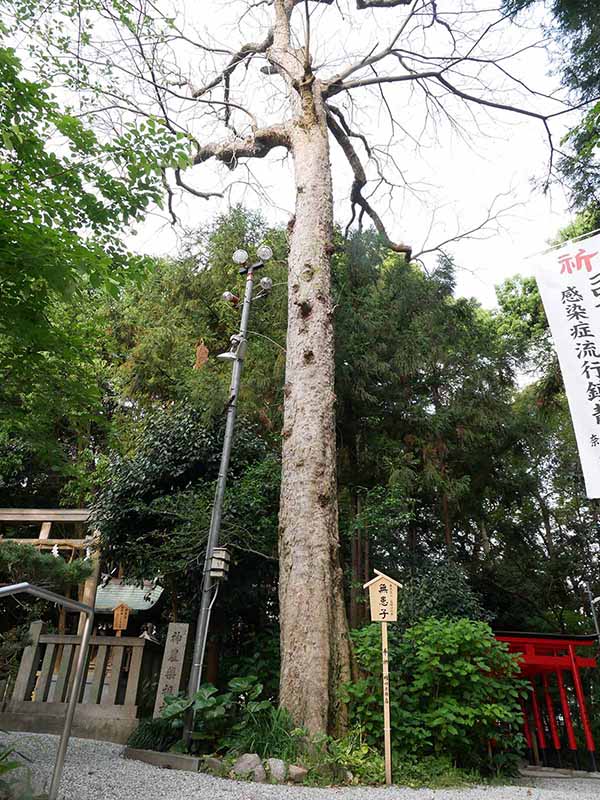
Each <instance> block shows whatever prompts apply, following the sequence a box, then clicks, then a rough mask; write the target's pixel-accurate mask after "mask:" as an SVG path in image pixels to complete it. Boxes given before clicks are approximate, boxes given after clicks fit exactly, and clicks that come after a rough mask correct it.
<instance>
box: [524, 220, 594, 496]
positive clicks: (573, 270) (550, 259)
mask: <svg viewBox="0 0 600 800" xmlns="http://www.w3.org/2000/svg"><path fill="white" fill-rule="evenodd" d="M536 278H537V283H538V287H539V290H540V294H541V297H542V301H543V303H544V308H545V310H546V316H547V317H548V322H549V324H550V330H551V331H552V338H553V339H554V343H555V345H556V351H557V355H558V360H559V363H560V368H561V372H562V375H563V380H564V384H565V390H566V394H567V399H568V401H569V409H570V412H571V418H572V420H573V427H574V429H575V436H576V439H577V448H578V450H579V457H580V460H581V467H582V470H583V474H584V478H585V486H586V491H587V495H588V497H600V235H596V236H591V237H589V238H588V239H586V240H584V241H582V242H578V243H577V244H573V243H567V244H565V245H563V246H562V247H561V248H560V249H559V250H554V251H552V252H551V253H546V254H545V255H543V256H541V257H540V258H539V260H538V263H537V264H536Z"/></svg>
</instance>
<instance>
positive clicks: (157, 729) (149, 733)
mask: <svg viewBox="0 0 600 800" xmlns="http://www.w3.org/2000/svg"><path fill="white" fill-rule="evenodd" d="M178 740H179V731H177V730H174V729H173V726H172V724H171V720H169V719H143V720H141V721H140V724H139V725H138V726H137V728H136V729H135V730H134V731H133V733H132V734H131V736H130V737H129V739H128V740H127V745H128V746H129V747H135V748H137V749H139V750H157V751H158V752H159V753H165V752H167V750H169V749H170V748H171V746H172V745H174V744H175V743H176V742H177V741H178Z"/></svg>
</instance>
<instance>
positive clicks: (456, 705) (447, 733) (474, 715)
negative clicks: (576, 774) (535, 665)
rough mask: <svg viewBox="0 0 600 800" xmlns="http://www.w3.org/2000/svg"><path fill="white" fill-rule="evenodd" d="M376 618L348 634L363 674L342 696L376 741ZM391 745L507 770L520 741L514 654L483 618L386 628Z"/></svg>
mask: <svg viewBox="0 0 600 800" xmlns="http://www.w3.org/2000/svg"><path fill="white" fill-rule="evenodd" d="M380 635H381V634H380V630H379V626H378V625H376V624H374V625H369V626H367V627H365V628H362V629H360V630H358V631H354V632H353V634H352V636H353V640H354V644H355V653H356V657H357V661H358V663H359V665H360V667H361V669H362V672H363V677H362V678H360V679H359V680H358V681H356V682H354V683H351V684H348V685H347V686H346V687H345V689H344V691H343V695H344V699H345V700H346V701H347V702H349V703H350V711H351V719H352V722H353V723H354V724H355V725H360V727H361V728H362V730H363V731H364V733H365V736H366V741H367V743H368V744H370V745H371V746H374V747H381V739H382V735H383V710H382V691H381V640H380ZM389 650H390V673H391V674H390V701H391V726H392V747H393V750H394V752H395V753H396V754H399V755H401V756H402V757H415V758H418V759H422V758H424V757H428V756H436V757H439V756H442V755H445V756H448V757H449V758H450V759H451V761H452V763H453V764H455V765H456V766H457V767H460V768H465V769H476V770H479V771H480V772H481V773H483V774H490V773H491V774H498V773H500V772H502V773H510V772H513V771H514V770H515V769H516V762H517V758H518V755H519V753H520V752H521V750H522V749H523V739H522V736H521V724H522V718H521V707H520V699H521V696H522V695H523V694H524V692H525V683H524V682H523V681H522V680H520V679H519V677H518V674H519V667H518V664H517V661H516V659H515V658H514V657H513V656H512V655H510V654H509V653H508V652H507V648H506V645H504V644H502V643H500V642H498V641H496V639H495V638H494V635H493V633H492V631H491V629H490V628H489V626H488V625H487V624H486V623H483V622H474V621H471V620H467V619H460V620H439V619H427V620H425V621H423V622H420V623H419V624H417V625H415V626H413V627H412V628H409V629H408V630H407V631H406V632H405V634H404V636H403V637H400V636H399V635H398V634H397V633H396V632H394V629H393V627H392V629H391V635H390V648H389Z"/></svg>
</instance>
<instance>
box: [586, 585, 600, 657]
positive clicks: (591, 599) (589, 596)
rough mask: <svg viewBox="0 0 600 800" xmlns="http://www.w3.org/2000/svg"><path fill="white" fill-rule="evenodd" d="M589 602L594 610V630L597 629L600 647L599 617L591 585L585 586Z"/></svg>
mask: <svg viewBox="0 0 600 800" xmlns="http://www.w3.org/2000/svg"><path fill="white" fill-rule="evenodd" d="M585 588H586V591H587V596H588V600H589V601H590V608H591V609H592V619H593V620H594V628H595V629H596V637H597V639H598V646H599V647H600V627H599V626H598V615H597V614H596V606H595V605H594V595H593V594H592V590H591V589H590V585H589V583H586V585H585Z"/></svg>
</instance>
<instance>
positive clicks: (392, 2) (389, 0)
mask: <svg viewBox="0 0 600 800" xmlns="http://www.w3.org/2000/svg"><path fill="white" fill-rule="evenodd" d="M411 2H412V0H356V7H357V8H358V9H359V11H360V10H362V9H364V8H394V7H395V6H408V5H410V4H411Z"/></svg>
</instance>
